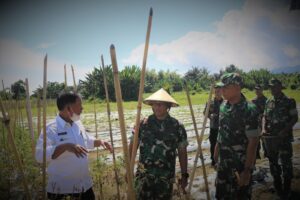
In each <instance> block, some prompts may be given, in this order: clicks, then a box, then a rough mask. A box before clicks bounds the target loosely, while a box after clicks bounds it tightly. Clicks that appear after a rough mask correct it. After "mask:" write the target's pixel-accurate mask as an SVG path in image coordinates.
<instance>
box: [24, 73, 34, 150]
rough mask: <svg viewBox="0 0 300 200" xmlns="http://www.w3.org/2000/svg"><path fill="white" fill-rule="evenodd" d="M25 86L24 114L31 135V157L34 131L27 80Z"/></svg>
mask: <svg viewBox="0 0 300 200" xmlns="http://www.w3.org/2000/svg"><path fill="white" fill-rule="evenodd" d="M25 85H26V113H27V120H28V127H29V131H30V135H31V148H32V155H34V152H35V144H34V130H33V123H32V112H31V103H30V96H29V84H28V79H27V78H26V79H25Z"/></svg>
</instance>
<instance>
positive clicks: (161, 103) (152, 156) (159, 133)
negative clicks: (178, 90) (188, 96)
mask: <svg viewBox="0 0 300 200" xmlns="http://www.w3.org/2000/svg"><path fill="white" fill-rule="evenodd" d="M144 103H145V104H147V105H151V106H152V110H153V114H152V115H150V116H149V117H148V118H147V120H143V122H141V125H140V129H139V146H140V155H139V164H138V168H137V172H136V180H135V187H136V192H137V199H140V200H159V199H163V200H168V199H171V198H172V191H173V183H174V181H175V178H174V176H175V164H176V154H178V157H179V162H180V167H181V175H182V176H181V187H182V189H183V190H184V188H185V187H186V186H187V179H188V173H187V150H186V147H187V145H188V142H187V135H186V131H185V128H184V126H183V125H182V124H181V123H180V122H178V120H176V119H175V118H173V117H171V116H170V115H169V113H168V111H169V110H170V108H171V107H174V106H178V104H177V102H176V101H175V100H174V99H173V98H172V97H171V96H170V95H169V94H168V93H167V92H166V91H165V90H163V89H160V90H158V91H157V92H155V93H154V94H152V95H151V96H150V97H148V98H147V99H145V100H144ZM131 145H132V144H131ZM130 149H131V148H130Z"/></svg>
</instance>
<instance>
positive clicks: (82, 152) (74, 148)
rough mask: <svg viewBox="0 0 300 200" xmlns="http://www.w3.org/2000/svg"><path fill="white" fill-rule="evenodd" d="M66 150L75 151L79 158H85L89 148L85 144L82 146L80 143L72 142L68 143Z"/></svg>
mask: <svg viewBox="0 0 300 200" xmlns="http://www.w3.org/2000/svg"><path fill="white" fill-rule="evenodd" d="M66 150H67V151H69V152H72V153H74V154H75V155H76V156H77V157H78V158H80V157H81V158H83V157H84V156H86V155H87V153H88V150H87V149H86V148H84V147H83V146H81V145H79V144H72V143H67V144H66Z"/></svg>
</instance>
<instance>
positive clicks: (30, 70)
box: [0, 39, 87, 91]
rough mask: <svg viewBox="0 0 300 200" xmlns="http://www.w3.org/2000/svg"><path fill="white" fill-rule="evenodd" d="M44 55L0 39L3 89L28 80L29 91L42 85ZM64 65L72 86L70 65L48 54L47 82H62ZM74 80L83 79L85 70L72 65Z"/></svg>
mask: <svg viewBox="0 0 300 200" xmlns="http://www.w3.org/2000/svg"><path fill="white" fill-rule="evenodd" d="M44 57H45V53H42V52H35V51H33V50H31V49H29V48H26V47H25V46H24V45H23V44H21V43H19V42H17V41H15V40H4V39H0V66H1V73H0V78H1V80H3V81H4V83H5V87H9V86H10V85H11V84H12V83H14V82H15V81H17V80H19V79H22V80H25V78H28V81H29V87H30V90H31V91H33V90H35V89H36V88H37V87H39V86H42V85H43V69H44V67H43V62H44ZM64 64H66V65H67V80H68V85H73V77H72V71H71V64H70V63H69V62H63V61H61V60H57V59H55V58H53V57H51V55H49V54H48V62H47V80H48V81H51V82H53V81H58V82H63V81H64ZM73 66H74V71H75V79H76V81H77V82H78V80H79V79H83V77H84V75H85V73H86V72H87V70H86V69H84V68H83V67H80V66H76V64H73Z"/></svg>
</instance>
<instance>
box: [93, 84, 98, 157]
mask: <svg viewBox="0 0 300 200" xmlns="http://www.w3.org/2000/svg"><path fill="white" fill-rule="evenodd" d="M94 87H95V88H96V84H95V83H94ZM95 93H96V89H95V91H94V100H93V105H94V122H95V131H96V139H98V125H97V112H96V100H95V99H96V97H95ZM98 159H99V148H98V147H97V161H98Z"/></svg>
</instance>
